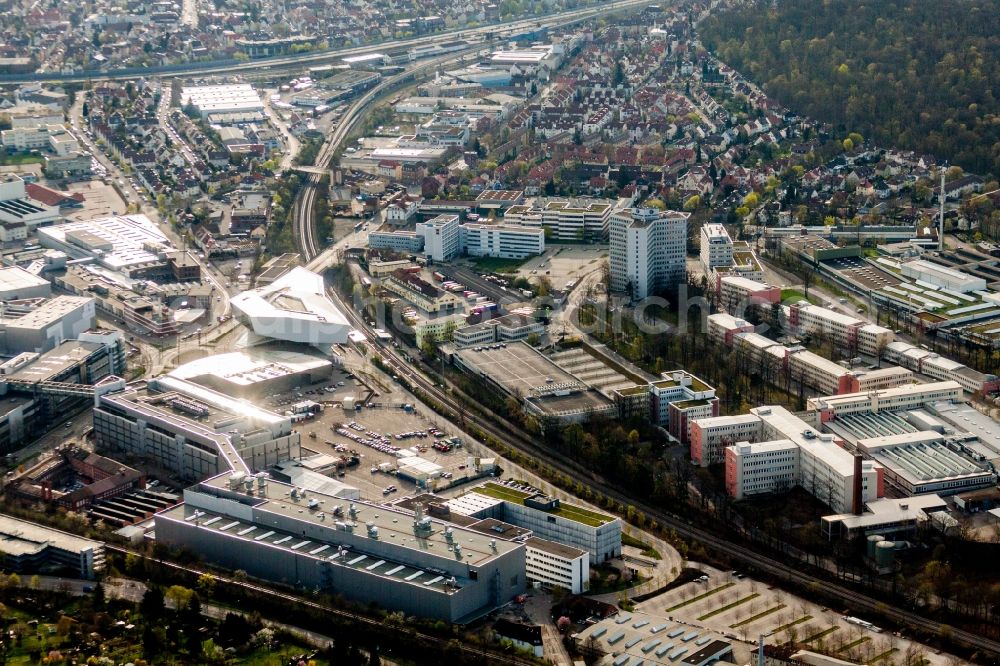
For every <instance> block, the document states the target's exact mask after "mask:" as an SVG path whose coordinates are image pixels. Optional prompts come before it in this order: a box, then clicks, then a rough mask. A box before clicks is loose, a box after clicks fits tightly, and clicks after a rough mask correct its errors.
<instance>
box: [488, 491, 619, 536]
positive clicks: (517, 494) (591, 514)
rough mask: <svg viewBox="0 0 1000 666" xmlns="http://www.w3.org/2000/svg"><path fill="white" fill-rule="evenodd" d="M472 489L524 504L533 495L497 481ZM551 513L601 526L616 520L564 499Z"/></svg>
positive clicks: (586, 523)
mask: <svg viewBox="0 0 1000 666" xmlns="http://www.w3.org/2000/svg"><path fill="white" fill-rule="evenodd" d="M472 490H473V491H475V492H477V493H479V494H480V495H486V496H487V497H494V498H496V499H500V500H504V501H505V502H512V503H514V504H522V505H523V504H524V500H526V499H528V498H529V497H531V496H532V495H531V494H530V493H526V492H523V491H521V490H515V489H514V488H508V487H506V486H501V485H498V484H496V483H486V484H484V485H482V486H477V487H476V488H473V489H472ZM549 513H551V514H552V515H554V516H561V517H563V518H566V519H567V520H573V521H576V522H578V523H582V524H584V525H589V526H590V527H600V526H601V525H603V524H605V523H610V522H611V521H612V520H614V519H613V518H611V517H610V516H606V515H604V514H601V513H597V512H596V511H591V510H590V509H584V508H583V507H580V506H576V505H574V504H564V503H562V501H560V503H559V508H558V509H556V510H555V511H550V512H549Z"/></svg>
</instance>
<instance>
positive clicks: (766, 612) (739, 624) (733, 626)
mask: <svg viewBox="0 0 1000 666" xmlns="http://www.w3.org/2000/svg"><path fill="white" fill-rule="evenodd" d="M784 607H785V604H778V605H777V606H775V607H773V608H768V609H767V610H764V611H761V612H759V613H757V614H756V615H751V616H750V617H748V618H747V619H745V620H740V621H739V622H737V623H736V624H731V625H729V628H730V629H739V628H740V627H742V626H743V625H746V624H750V623H751V622H756V621H757V620H759V619H760V618H762V617H766V616H768V615H770V614H771V613H777V612H778V611H780V610H781V609H782V608H784Z"/></svg>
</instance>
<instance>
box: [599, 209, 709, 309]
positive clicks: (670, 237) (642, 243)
mask: <svg viewBox="0 0 1000 666" xmlns="http://www.w3.org/2000/svg"><path fill="white" fill-rule="evenodd" d="M688 217H690V213H678V212H675V211H660V210H657V209H655V208H631V209H627V210H620V211H616V212H614V213H613V214H612V215H611V245H610V261H611V290H612V291H615V292H619V293H626V294H628V295H629V296H630V297H631V298H632V300H635V301H637V300H641V299H643V298H646V297H648V296H652V295H653V294H654V293H656V292H657V291H659V290H661V289H665V288H667V287H670V286H672V285H675V284H679V283H681V282H683V281H684V277H685V275H686V270H685V256H686V253H687V221H688Z"/></svg>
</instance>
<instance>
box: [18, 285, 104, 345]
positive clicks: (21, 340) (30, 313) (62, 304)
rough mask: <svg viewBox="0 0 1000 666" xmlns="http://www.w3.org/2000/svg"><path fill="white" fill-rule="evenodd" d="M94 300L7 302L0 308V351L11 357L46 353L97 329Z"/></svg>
mask: <svg viewBox="0 0 1000 666" xmlns="http://www.w3.org/2000/svg"><path fill="white" fill-rule="evenodd" d="M95 315H96V309H95V303H94V299H93V298H89V297H86V296H56V297H55V298H51V299H28V300H23V301H8V302H7V303H4V304H3V306H2V308H0V348H2V349H3V350H4V351H6V352H7V353H9V354H19V353H21V352H39V353H40V352H46V351H49V350H51V349H54V348H55V347H57V346H59V345H60V344H62V343H63V342H65V341H67V340H75V339H77V338H78V337H79V336H80V334H81V333H83V332H85V331H87V330H89V329H90V328H92V327H93V326H94V318H95Z"/></svg>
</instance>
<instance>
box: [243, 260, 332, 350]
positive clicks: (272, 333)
mask: <svg viewBox="0 0 1000 666" xmlns="http://www.w3.org/2000/svg"><path fill="white" fill-rule="evenodd" d="M230 303H231V304H232V306H233V308H234V310H235V311H236V312H237V315H238V316H239V318H240V319H241V321H243V323H244V324H245V325H246V326H247V327H248V328H249V329H250V330H251V331H253V333H254V334H255V335H257V336H258V337H260V338H262V339H273V340H286V341H288V342H299V343H303V344H310V345H317V346H327V347H329V345H333V344H343V343H345V342H347V333H348V331H349V330H350V328H351V325H350V322H348V321H347V318H346V317H345V316H344V315H343V314H342V313H341V312H340V310H338V309H337V307H336V306H335V305H334V304H333V301H331V300H330V298H329V296H327V295H326V286H325V285H324V284H323V277H322V276H321V275H317V274H316V273H313V272H312V271H309V270H307V269H305V268H302V267H301V266H296V267H295V268H293V269H292V270H290V271H289V272H288V273H286V274H285V275H283V276H282V277H280V278H278V279H277V280H275V281H274V282H272V283H271V284H269V285H268V286H266V287H261V288H258V289H251V290H249V291H244V292H243V293H241V294H239V295H237V296H234V297H233V298H232V299H231V300H230Z"/></svg>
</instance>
